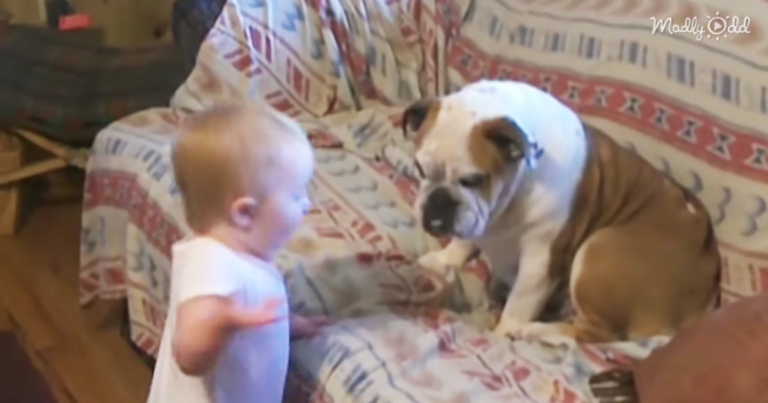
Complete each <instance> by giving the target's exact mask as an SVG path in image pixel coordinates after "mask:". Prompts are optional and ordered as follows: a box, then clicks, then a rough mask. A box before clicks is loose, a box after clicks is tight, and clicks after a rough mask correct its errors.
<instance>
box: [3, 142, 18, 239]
mask: <svg viewBox="0 0 768 403" xmlns="http://www.w3.org/2000/svg"><path fill="white" fill-rule="evenodd" d="M21 164H22V144H21V141H19V139H18V138H15V137H13V136H9V135H5V134H3V133H0V176H4V175H2V174H3V173H5V172H14V171H17V170H18V169H19V167H21ZM20 210H21V189H20V188H19V186H18V184H17V183H11V184H9V185H5V186H3V185H0V235H13V234H15V233H16V230H17V228H18V225H19V218H20V217H21V211H20Z"/></svg>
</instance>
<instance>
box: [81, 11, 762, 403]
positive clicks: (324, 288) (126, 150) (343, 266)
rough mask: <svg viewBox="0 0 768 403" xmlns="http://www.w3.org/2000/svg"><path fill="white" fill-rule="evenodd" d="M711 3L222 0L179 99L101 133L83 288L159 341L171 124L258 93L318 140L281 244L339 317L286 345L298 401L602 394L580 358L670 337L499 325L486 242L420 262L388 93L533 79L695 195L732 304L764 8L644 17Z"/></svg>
mask: <svg viewBox="0 0 768 403" xmlns="http://www.w3.org/2000/svg"><path fill="white" fill-rule="evenodd" d="M703 3H704V0H700V1H699V2H690V1H685V0H675V1H666V2H665V1H661V0H646V1H645V3H643V4H639V3H638V2H632V1H629V0H614V1H611V2H598V1H589V0H587V1H575V2H574V1H562V2H558V1H550V2H532V1H527V0H519V1H512V0H488V1H482V2H481V1H470V0H388V1H385V0H328V1H324V0H319V1H314V0H313V1H308V0H305V1H293V0H292V1H280V2H277V1H267V0H239V1H235V0H230V1H229V2H227V4H226V5H225V7H224V10H223V12H222V14H221V16H220V17H219V19H218V20H217V22H216V24H215V25H214V27H213V28H212V30H211V31H210V33H209V34H208V36H207V37H206V39H205V41H204V42H203V45H202V48H201V49H200V52H199V54H198V58H197V64H196V66H195V69H194V71H193V72H192V74H191V75H190V77H189V78H188V79H187V81H186V82H185V84H184V85H182V86H181V87H180V88H179V90H178V91H177V93H176V95H175V96H174V98H173V99H172V100H171V106H170V107H169V108H158V109H151V110H146V111H143V112H140V113H137V114H134V115H132V116H129V117H127V118H125V119H122V120H119V121H117V122H115V123H113V124H112V125H111V126H110V127H108V128H107V129H105V130H104V131H102V132H101V133H100V134H99V136H98V137H97V140H96V142H95V144H94V146H93V157H92V159H91V161H90V165H89V168H88V175H87V183H86V194H85V203H84V212H83V235H82V274H81V295H82V302H83V303H87V302H89V301H90V300H92V299H94V298H97V297H98V298H127V300H128V303H129V309H130V317H131V332H132V338H133V340H134V342H135V343H136V344H137V345H138V346H140V347H141V348H142V349H144V350H145V351H147V352H148V353H150V354H154V353H156V351H157V347H158V345H157V343H158V341H159V335H160V332H161V331H162V326H163V323H164V321H165V317H166V312H165V309H166V306H167V305H166V304H167V298H168V285H169V284H168V281H169V273H168V270H169V267H170V264H169V260H168V256H169V251H170V245H171V244H172V242H173V241H175V240H177V239H179V238H180V237H182V236H183V235H185V234H186V233H187V232H188V228H187V227H186V224H185V223H184V220H183V217H182V214H181V207H180V204H179V200H178V192H177V190H176V188H175V182H174V180H173V177H172V173H171V167H170V158H169V156H170V149H171V146H172V142H173V139H174V136H175V133H176V132H177V127H178V124H179V123H180V122H181V121H182V120H183V119H184V117H185V116H186V115H187V114H188V113H189V112H191V111H196V110H200V109H202V108H205V107H207V106H209V105H213V104H216V103H218V102H231V101H236V100H245V99H254V98H260V99H264V100H266V101H267V102H269V103H270V104H271V105H273V106H274V107H276V108H278V109H280V110H282V111H284V112H286V113H288V114H290V115H291V116H293V117H295V118H296V119H298V120H299V121H300V122H301V123H302V124H303V125H304V126H305V128H306V129H307V130H308V132H309V133H310V137H311V139H312V141H313V143H314V144H315V146H316V158H317V172H316V176H315V179H314V180H313V182H312V198H313V201H314V204H315V208H314V209H313V210H312V212H311V214H310V215H309V216H308V218H307V221H306V223H305V225H304V226H302V228H301V229H300V230H299V233H298V234H297V237H296V240H295V242H293V243H291V244H290V245H288V247H286V249H285V250H284V251H283V252H282V253H281V255H280V257H279V266H280V267H281V269H283V270H284V272H285V274H286V279H287V282H288V285H289V289H290V294H291V302H292V305H293V307H294V309H296V310H298V311H302V312H323V313H326V314H328V315H331V316H332V317H334V318H336V319H337V320H338V322H337V323H336V324H335V325H334V326H332V327H331V328H329V329H328V330H327V331H326V332H324V333H323V334H322V335H321V336H319V337H317V338H315V339H313V340H310V341H302V342H297V343H295V344H294V345H293V353H292V367H291V376H290V382H291V386H290V387H289V388H288V396H287V400H288V401H307V399H309V400H311V401H314V402H342V401H344V402H363V401H380V402H401V401H411V402H433V401H434V402H443V401H445V402H465V401H485V402H488V403H493V402H508V401H524V402H540V403H552V402H589V401H593V399H592V398H591V396H590V394H589V392H588V390H587V388H586V379H587V377H588V376H589V374H591V373H594V372H596V371H599V370H603V369H606V368H610V367H615V366H625V365H628V364H629V362H630V361H631V360H632V359H634V358H640V357H644V356H645V355H647V354H648V353H649V352H650V351H651V350H652V349H653V348H654V347H655V346H657V345H659V344H660V343H664V341H665V340H664V339H653V340H647V341H644V342H638V343H616V344H611V345H596V346H579V345H575V344H574V343H573V342H571V341H569V340H565V339H548V340H514V341H512V340H506V339H500V338H496V337H494V336H493V335H491V334H490V332H489V330H488V329H489V328H491V327H492V325H493V323H494V320H495V318H496V315H497V314H498V306H497V303H496V302H495V301H494V300H493V299H492V298H490V297H489V296H488V295H489V293H488V292H487V289H488V287H489V278H488V270H487V265H486V264H485V262H484V261H480V262H478V263H477V264H474V265H472V267H470V268H468V269H467V270H466V271H465V272H464V273H463V274H462V275H461V276H460V277H459V281H457V282H456V283H455V284H453V285H450V286H447V285H445V284H443V283H442V282H441V281H440V280H439V279H436V278H433V277H431V276H430V275H429V274H428V273H425V272H423V271H420V270H419V269H418V268H417V267H416V266H415V265H413V261H414V260H415V259H416V258H417V257H418V256H419V255H421V254H422V253H424V252H426V251H428V250H431V249H434V248H437V247H438V241H436V240H434V239H432V238H430V237H428V236H426V235H425V234H424V233H423V232H422V231H421V230H420V229H419V228H418V225H416V222H415V219H414V217H413V213H412V209H411V208H410V203H411V202H412V200H413V196H414V192H415V182H414V181H413V180H412V166H411V163H410V161H411V158H410V156H411V155H412V147H413V145H412V144H410V143H409V142H407V141H406V140H405V139H404V138H403V137H402V133H401V132H400V130H399V128H398V119H399V112H400V111H401V110H402V106H403V105H404V104H406V103H408V102H410V101H412V100H415V99H418V98H420V97H422V96H428V95H435V94H442V93H445V92H447V91H450V90H451V89H452V88H456V87H457V86H460V85H462V84H463V83H465V82H469V81H473V80H476V79H478V78H481V77H506V78H510V79H516V80H524V81H528V82H531V83H533V84H535V85H537V86H540V87H541V88H543V89H545V90H547V91H550V92H551V93H553V94H555V95H556V96H558V97H559V98H560V99H562V100H563V101H564V102H566V103H568V104H569V105H571V106H572V107H574V108H575V109H576V110H577V111H579V112H580V113H581V114H582V115H583V116H584V119H585V121H587V122H588V123H589V124H592V125H594V126H596V127H599V128H601V129H602V130H604V131H606V132H608V133H611V134H613V135H615V137H616V138H617V139H618V140H619V141H620V142H622V143H623V144H625V145H626V146H627V147H630V148H632V149H634V150H635V151H637V152H638V153H640V154H641V155H643V156H644V157H646V158H647V159H648V160H650V161H651V162H652V163H654V164H655V165H656V166H657V167H659V169H660V170H662V171H664V172H666V173H668V174H670V175H672V176H673V177H674V178H675V179H677V180H678V181H679V182H680V183H681V184H683V185H684V186H686V187H688V188H689V189H691V190H692V191H694V193H696V194H697V195H698V196H699V198H701V199H702V201H703V202H704V203H705V205H707V207H708V208H709V209H710V213H711V214H712V216H713V219H714V220H715V224H716V233H717V236H718V239H719V241H720V245H721V249H722V254H723V263H724V275H723V295H724V298H725V300H726V301H730V300H733V299H735V298H739V297H741V296H745V295H751V294H754V293H756V292H760V291H762V290H763V288H764V287H766V286H768V280H766V279H768V274H766V273H768V268H766V267H768V255H766V254H765V252H764V251H765V250H768V241H767V239H768V237H766V236H765V235H766V234H765V229H764V228H765V227H766V222H767V221H768V214H765V213H766V199H768V185H767V184H768V162H766V157H767V156H768V152H767V151H766V150H768V136H766V134H765V133H764V132H763V131H762V130H764V127H766V123H768V119H767V118H766V114H768V107H766V105H767V103H766V99H768V98H766V90H765V86H764V85H763V82H765V81H766V78H768V74H766V73H765V71H766V70H768V69H766V67H765V56H764V55H765V54H766V51H765V49H764V42H763V40H762V35H763V31H762V24H764V23H765V22H767V21H766V20H768V17H766V16H768V14H766V13H765V12H764V11H766V7H768V6H766V5H765V4H764V3H760V2H758V1H757V0H750V1H749V2H745V3H744V4H743V5H741V6H738V7H737V6H735V5H729V7H730V8H731V10H725V9H723V10H722V11H720V13H721V14H723V15H725V14H726V13H727V16H728V17H729V20H728V21H732V19H731V17H733V16H740V18H741V21H742V22H743V21H744V18H743V17H744V16H749V17H750V18H751V22H750V25H749V27H750V28H749V29H751V30H752V33H751V34H749V35H747V34H740V33H738V29H737V30H736V31H734V32H733V33H728V37H727V38H725V37H724V36H723V35H720V36H719V37H721V39H720V40H718V41H715V40H714V38H704V39H702V40H701V41H698V40H696V37H695V35H691V34H685V33H683V32H680V31H679V30H676V33H674V34H669V33H659V32H657V33H655V34H652V33H651V30H652V23H651V22H650V21H649V17H650V16H658V17H659V18H660V17H667V16H669V17H670V18H671V21H673V22H676V23H679V24H681V25H682V24H683V23H684V21H685V18H686V17H688V18H690V17H692V16H698V18H699V21H706V14H707V13H710V14H712V13H714V12H713V11H711V10H710V9H711V7H709V6H706V5H704V4H703ZM713 15H714V14H713ZM715 16H716V15H715ZM737 28H738V27H737ZM726 32H727V28H726ZM710 36H711V34H710ZM716 36H717V35H716ZM705 39H706V40H707V41H705ZM714 66H717V67H714ZM308 239H309V240H311V241H307V240H308Z"/></svg>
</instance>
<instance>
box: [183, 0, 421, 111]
mask: <svg viewBox="0 0 768 403" xmlns="http://www.w3.org/2000/svg"><path fill="white" fill-rule="evenodd" d="M416 3H417V2H413V1H407V0H397V1H391V0H387V1H385V0H329V1H320V0H318V1H309V0H305V1H302V0H284V1H271V0H228V1H227V3H226V4H225V6H224V9H223V11H222V12H221V15H220V16H219V18H218V20H217V21H216V23H215V24H214V26H213V28H212V29H211V30H210V31H209V33H208V36H207V37H206V38H205V40H204V41H203V44H202V46H201V48H200V50H199V52H198V55H197V62H196V66H195V68H194V70H193V72H192V73H191V75H190V77H189V79H188V80H187V82H186V83H185V85H183V86H182V87H181V88H180V89H179V91H178V92H177V93H176V95H175V96H174V98H173V100H172V106H174V107H176V108H180V109H185V110H200V109H202V108H204V107H206V106H209V105H211V104H214V103H221V102H235V101H241V100H245V99H263V100H266V101H267V102H269V103H270V104H271V105H272V106H274V107H276V108H277V109H279V110H281V111H283V112H286V113H288V114H289V115H292V116H309V117H312V116H322V115H325V114H328V113H332V112H338V111H344V110H349V109H360V108H363V107H365V106H366V105H367V104H368V103H370V102H383V103H386V104H399V103H404V102H410V101H412V100H415V99H418V98H420V97H421V96H422V95H423V94H424V93H429V92H430V91H426V92H424V91H422V89H421V88H420V85H419V83H420V80H421V77H422V76H424V73H423V72H422V68H421V66H422V64H423V62H422V51H421V46H420V44H419V38H420V35H419V29H418V21H416V20H415V19H414V16H415V15H417V14H418V13H417V12H415V11H414V10H413V8H412V7H414V5H415V4H416ZM409 7H410V8H409ZM416 11H418V10H416ZM432 64H434V63H432Z"/></svg>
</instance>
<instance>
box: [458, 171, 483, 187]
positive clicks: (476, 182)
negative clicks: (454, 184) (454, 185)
mask: <svg viewBox="0 0 768 403" xmlns="http://www.w3.org/2000/svg"><path fill="white" fill-rule="evenodd" d="M486 177H487V176H486V175H485V174H473V175H468V176H465V177H463V178H459V184H460V185H461V186H464V187H465V188H476V187H479V186H480V185H482V184H483V183H485V179H486Z"/></svg>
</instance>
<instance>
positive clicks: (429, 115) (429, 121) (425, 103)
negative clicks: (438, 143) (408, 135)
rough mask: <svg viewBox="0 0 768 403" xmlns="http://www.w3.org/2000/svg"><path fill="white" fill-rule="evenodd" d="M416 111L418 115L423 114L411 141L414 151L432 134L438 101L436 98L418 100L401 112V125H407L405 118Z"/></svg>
mask: <svg viewBox="0 0 768 403" xmlns="http://www.w3.org/2000/svg"><path fill="white" fill-rule="evenodd" d="M413 110H418V111H419V113H424V120H423V121H422V123H421V125H420V126H419V128H418V130H417V131H416V136H415V137H414V139H413V141H414V143H415V144H416V149H417V150H418V149H419V148H421V145H422V144H423V143H424V140H425V139H426V138H427V136H428V135H429V134H430V133H432V127H433V126H434V125H435V121H436V120H437V115H438V113H440V99H438V98H424V99H420V100H418V101H416V102H414V103H412V104H411V105H410V106H408V107H407V108H406V109H405V111H404V112H403V125H404V126H405V125H407V124H408V122H407V116H408V114H409V112H410V111H413Z"/></svg>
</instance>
